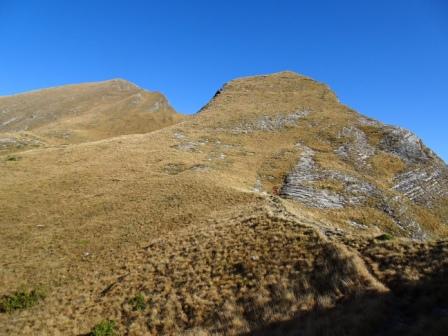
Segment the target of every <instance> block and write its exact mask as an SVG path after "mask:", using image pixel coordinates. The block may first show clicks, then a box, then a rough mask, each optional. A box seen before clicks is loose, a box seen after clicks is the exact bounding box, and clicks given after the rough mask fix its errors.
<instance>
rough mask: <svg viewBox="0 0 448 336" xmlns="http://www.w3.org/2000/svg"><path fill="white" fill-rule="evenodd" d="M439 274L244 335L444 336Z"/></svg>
mask: <svg viewBox="0 0 448 336" xmlns="http://www.w3.org/2000/svg"><path fill="white" fill-rule="evenodd" d="M439 271H440V272H437V271H436V272H434V273H433V274H432V275H429V276H426V277H425V278H422V279H420V280H419V281H415V282H406V283H403V282H402V283H399V282H395V283H393V284H392V286H391V288H390V289H391V291H390V292H389V293H369V294H366V295H358V296H355V297H352V298H350V299H344V300H342V301H341V302H339V303H338V304H337V305H336V306H335V307H334V308H331V309H323V308H317V309H314V310H312V311H310V312H307V313H303V314H301V315H299V316H297V317H296V318H293V319H291V320H289V321H285V322H277V323H272V324H270V325H268V326H266V327H263V328H260V329H258V330H256V331H253V332H250V333H247V334H245V335H246V336H249V335H251V336H262V335H325V336H327V335H328V336H330V335H335V336H336V335H345V336H350V335H423V334H425V335H446V331H447V330H448V269H446V268H445V269H441V270H439Z"/></svg>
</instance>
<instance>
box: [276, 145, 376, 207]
mask: <svg viewBox="0 0 448 336" xmlns="http://www.w3.org/2000/svg"><path fill="white" fill-rule="evenodd" d="M313 155H314V152H313V150H312V149H310V148H308V147H303V153H302V156H301V158H300V160H299V162H298V164H297V165H296V167H295V168H294V170H293V171H292V172H291V173H290V174H288V175H287V177H286V179H285V183H284V185H283V186H282V189H281V192H280V194H281V195H282V196H285V197H290V198H293V199H295V200H297V201H300V202H302V203H304V204H306V205H308V206H311V207H317V208H333V209H338V208H343V207H344V206H347V205H356V204H361V203H362V202H363V201H364V200H365V198H366V196H369V195H371V194H372V193H373V192H374V190H375V188H374V187H373V186H372V185H371V184H369V183H367V182H363V181H360V180H359V179H357V178H356V177H354V176H350V175H348V174H345V173H342V172H338V171H333V170H323V169H321V168H319V167H318V166H317V165H316V163H315V162H314V160H313ZM318 181H331V182H336V183H338V184H339V185H340V186H341V190H340V191H339V192H336V191H332V190H330V189H326V188H317V187H315V186H313V182H318Z"/></svg>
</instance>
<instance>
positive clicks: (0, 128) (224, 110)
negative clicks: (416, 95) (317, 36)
mask: <svg viewBox="0 0 448 336" xmlns="http://www.w3.org/2000/svg"><path fill="white" fill-rule="evenodd" d="M0 171H1V174H0V205H1V206H0V227H1V231H2V234H1V235H0V270H1V271H0V334H4V335H88V334H91V335H105V334H99V330H100V331H101V330H103V331H104V330H110V333H109V334H107V335H112V334H118V335H397V334H411V335H421V334H423V333H425V334H430V335H442V334H444V333H445V332H446V330H447V329H448V299H447V298H448V285H447V283H448V282H447V280H448V273H447V270H448V240H447V237H448V210H447V209H448V168H447V166H446V164H445V162H444V161H443V160H442V159H440V158H439V157H438V156H437V155H436V154H435V153H434V152H433V151H431V150H430V149H429V148H427V147H426V146H425V145H424V144H423V142H422V141H421V140H420V139H419V138H418V137H417V136H416V135H415V134H413V133H412V132H410V131H408V130H406V129H403V128H400V127H395V126H390V125H385V124H383V123H381V122H379V121H376V120H373V119H371V118H369V117H366V116H363V115H361V114H359V113H358V112H356V111H354V110H353V109H351V108H349V107H347V106H345V105H344V104H342V103H341V102H339V100H338V98H337V96H336V94H335V93H334V92H333V91H332V90H331V89H330V88H329V87H328V86H326V85H325V84H322V83H319V82H317V81H315V80H312V79H310V78H307V77H305V76H302V75H299V74H296V73H293V72H280V73H275V74H272V75H264V76H255V77H246V78H240V79H236V80H233V81H231V82H229V83H227V84H225V85H224V86H223V87H222V88H221V89H220V90H219V91H217V93H216V94H215V96H214V97H213V98H212V99H211V100H210V102H209V103H208V104H207V105H206V106H204V107H203V108H202V109H201V110H200V111H199V112H198V113H196V114H195V115H192V116H181V115H179V114H177V113H176V112H175V111H174V110H173V109H172V108H171V107H170V105H169V103H168V101H167V100H166V99H165V98H164V97H163V96H162V95H161V94H159V93H152V92H148V91H145V90H143V89H140V88H138V87H137V86H135V85H134V84H132V83H129V82H127V81H123V80H113V81H107V82H100V83H91V84H80V85H74V86H64V87H60V88H52V89H46V90H41V91H36V92H30V93H26V94H20V95H16V96H10V97H1V98H0Z"/></svg>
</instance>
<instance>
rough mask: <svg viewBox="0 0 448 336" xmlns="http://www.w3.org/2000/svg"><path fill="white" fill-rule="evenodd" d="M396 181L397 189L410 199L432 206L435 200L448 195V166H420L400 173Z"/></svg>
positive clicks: (395, 187) (395, 186)
mask: <svg viewBox="0 0 448 336" xmlns="http://www.w3.org/2000/svg"><path fill="white" fill-rule="evenodd" d="M444 168H445V169H444ZM395 181H396V184H395V185H394V189H395V190H397V191H399V192H401V193H403V194H404V195H405V196H406V197H408V198H409V199H410V200H412V201H415V202H418V203H420V204H423V205H425V206H431V205H432V203H433V201H435V200H438V199H440V198H443V197H448V172H447V169H446V167H438V166H430V167H428V168H426V167H418V168H416V169H414V170H411V171H407V172H406V173H403V174H400V175H398V176H397V177H396V178H395Z"/></svg>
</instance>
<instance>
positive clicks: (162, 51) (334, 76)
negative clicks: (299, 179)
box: [0, 0, 448, 161]
mask: <svg viewBox="0 0 448 336" xmlns="http://www.w3.org/2000/svg"><path fill="white" fill-rule="evenodd" d="M281 70H293V71H296V72H299V73H302V74H305V75H308V76H310V77H313V78H315V79H317V80H320V81H323V82H326V83H328V84H329V85H330V86H331V87H332V88H333V89H334V90H335V91H336V93H337V95H338V96H339V98H340V99H341V101H342V102H343V103H345V104H347V105H349V106H351V107H353V108H355V109H356V110H358V111H359V112H361V113H364V114H366V115H368V116H371V117H374V118H377V119H380V120H382V121H384V122H386V123H391V124H397V125H401V126H404V127H407V128H409V129H411V130H413V131H414V132H416V133H417V134H418V135H419V136H421V137H422V138H423V139H424V141H425V142H426V143H427V144H428V145H429V146H430V147H432V148H433V149H434V150H435V151H436V152H437V153H439V154H440V155H441V156H442V157H443V158H444V159H445V161H448V146H447V135H446V134H447V130H446V129H447V126H448V1H445V0H420V1H417V0H393V1H392V0H388V1H385V0H375V1H373V0H372V1H355V0H352V1H348V0H338V1H329V0H328V1H324V0H321V1H311V0H309V1H300V0H296V1H293V0H291V1H287V0H272V1H263V0H258V1H255V0H253V1H251V0H246V1H243V0H227V1H205V0H204V1H199V0H190V1H181V0H179V1H170V0H163V1H162V0H159V1H131V0H127V1H113V0H108V1H95V0H90V1H87V0H77V1H60V0H58V1H56V0H54V1H49V0H39V1H31V0H30V1H20V0H0V95H9V94H13V93H18V92H22V91H27V90H31V89H37V88H43V87H48V86H56V85H61V84H67V83H79V82H88V81H98V80H104V79H110V78H116V77H120V78H125V79H128V80H130V81H132V82H134V83H136V84H138V85H140V86H142V87H144V88H146V89H149V90H157V91H161V92H163V93H164V94H165V95H166V96H167V97H168V99H169V100H170V102H171V104H172V105H173V106H174V107H175V108H176V109H177V110H178V111H179V112H183V113H193V112H196V111H197V110H198V109H199V108H200V107H201V106H202V105H204V104H205V103H206V102H207V101H208V100H209V99H210V97H211V96H212V95H213V94H214V92H215V91H216V90H217V89H218V88H219V87H221V85H222V84H223V83H225V82H226V81H228V80H230V79H233V78H235V77H240V76H247V75H253V74H264V73H271V72H276V71H281Z"/></svg>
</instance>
